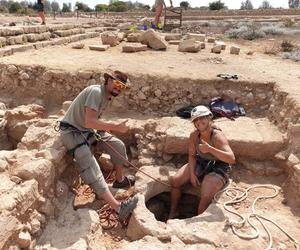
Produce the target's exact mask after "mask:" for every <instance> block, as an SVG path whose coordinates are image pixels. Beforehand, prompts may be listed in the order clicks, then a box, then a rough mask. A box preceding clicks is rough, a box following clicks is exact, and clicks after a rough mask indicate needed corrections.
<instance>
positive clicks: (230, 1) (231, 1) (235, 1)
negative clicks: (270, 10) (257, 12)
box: [57, 0, 288, 9]
mask: <svg viewBox="0 0 300 250" xmlns="http://www.w3.org/2000/svg"><path fill="white" fill-rule="evenodd" d="M57 1H58V2H59V3H60V5H62V3H63V2H69V3H72V5H73V6H74V4H75V3H76V1H77V0H57ZM132 1H134V0H132ZM165 1H166V3H167V4H168V1H169V0H165ZM187 1H188V2H189V3H190V4H191V5H192V6H193V7H197V6H207V5H208V3H209V2H211V1H213V0H187ZM262 1H263V0H252V3H253V5H254V8H258V7H259V6H260V5H261V3H262ZM81 2H84V3H86V4H88V5H89V6H90V7H91V8H94V6H95V5H96V4H99V3H108V2H109V1H108V0H107V1H106V0H89V1H85V0H81ZM139 2H142V3H145V4H149V5H150V6H152V5H153V4H154V2H155V0H151V1H145V0H139ZM180 2H181V0H173V3H174V5H175V6H178V5H179V3H180ZM223 2H225V4H226V5H227V6H228V7H229V8H230V9H239V8H240V6H241V2H242V0H223ZM269 2H270V3H271V5H272V6H273V7H284V8H287V7H288V0H269Z"/></svg>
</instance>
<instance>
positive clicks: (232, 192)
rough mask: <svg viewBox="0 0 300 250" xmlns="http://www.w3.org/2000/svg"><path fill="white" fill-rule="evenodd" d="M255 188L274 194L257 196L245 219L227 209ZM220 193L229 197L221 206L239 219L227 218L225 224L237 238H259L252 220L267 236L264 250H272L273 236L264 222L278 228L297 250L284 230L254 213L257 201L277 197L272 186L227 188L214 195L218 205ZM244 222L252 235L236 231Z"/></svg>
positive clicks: (276, 192)
mask: <svg viewBox="0 0 300 250" xmlns="http://www.w3.org/2000/svg"><path fill="white" fill-rule="evenodd" d="M256 188H266V189H271V190H273V191H274V192H273V193H272V194H270V195H260V196H257V197H256V198H255V200H254V201H253V203H252V205H251V213H249V214H248V215H247V218H245V217H244V216H243V215H241V214H240V213H239V212H237V211H234V210H231V209H229V206H232V205H234V204H237V203H240V202H242V201H244V200H246V199H247V197H248V192H249V191H250V190H253V189H256ZM222 193H225V194H226V195H227V196H228V197H230V198H231V199H230V200H228V201H225V202H224V203H223V204H222V205H223V207H224V209H225V210H226V211H227V212H229V213H231V214H234V215H235V216H237V217H239V218H240V220H239V221H237V220H232V219H229V218H227V220H226V224H227V225H228V226H230V227H231V229H232V232H233V233H234V234H235V235H237V236H238V237H240V238H242V239H249V240H250V239H255V238H257V237H259V236H260V235H261V232H260V231H259V229H258V228H257V227H256V226H255V225H254V224H253V222H252V221H251V218H254V219H256V220H257V221H258V222H259V223H260V224H261V225H262V227H263V228H264V230H265V231H266V233H267V235H268V241H269V244H268V247H267V248H266V249H268V250H269V249H272V246H273V236H272V234H271V232H270V230H269V229H268V227H267V226H266V224H265V222H264V221H268V222H270V223H272V224H273V225H275V226H276V227H277V228H279V229H280V230H281V231H282V232H283V233H284V234H285V235H286V236H287V237H288V238H289V239H290V240H291V241H292V242H293V243H294V246H295V249H297V250H299V243H298V242H297V240H296V239H295V238H294V237H292V236H291V235H290V234H289V233H288V232H287V231H286V230H285V229H283V228H282V227H281V226H280V225H279V224H278V223H277V222H275V221H273V220H271V219H269V218H267V217H265V216H262V215H261V214H258V213H257V212H256V209H255V205H256V203H257V201H258V200H262V199H271V198H274V197H276V196H277V195H278V193H279V190H278V189H277V188H276V187H275V186H273V185H267V184H266V185H253V186H250V187H248V188H246V189H245V188H240V187H230V186H229V187H227V188H225V189H223V190H221V191H219V192H218V193H216V195H215V196H214V200H215V202H216V203H220V202H218V199H217V197H220V195H221V194H222ZM246 222H247V223H248V224H249V225H250V226H251V227H252V228H253V229H254V231H255V232H254V233H252V234H244V233H241V232H239V231H238V230H239V229H241V228H242V227H244V226H245V224H246Z"/></svg>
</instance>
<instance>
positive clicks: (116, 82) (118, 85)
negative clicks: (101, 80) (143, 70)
mask: <svg viewBox="0 0 300 250" xmlns="http://www.w3.org/2000/svg"><path fill="white" fill-rule="evenodd" d="M113 86H114V88H115V89H117V90H119V91H122V90H125V89H127V88H128V86H127V84H125V83H123V82H121V81H119V80H117V79H114V78H113Z"/></svg>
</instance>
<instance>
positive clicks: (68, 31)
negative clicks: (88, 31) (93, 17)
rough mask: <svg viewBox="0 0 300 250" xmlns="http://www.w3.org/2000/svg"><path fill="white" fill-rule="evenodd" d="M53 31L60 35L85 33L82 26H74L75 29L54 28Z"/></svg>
mask: <svg viewBox="0 0 300 250" xmlns="http://www.w3.org/2000/svg"><path fill="white" fill-rule="evenodd" d="M53 33H54V34H56V35H58V36H60V37H67V36H72V35H77V34H82V33H85V29H84V28H76V29H69V30H56V31H54V32H53Z"/></svg>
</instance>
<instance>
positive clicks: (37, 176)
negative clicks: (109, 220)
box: [0, 64, 300, 249]
mask: <svg viewBox="0 0 300 250" xmlns="http://www.w3.org/2000/svg"><path fill="white" fill-rule="evenodd" d="M9 67H10V70H8V68H9ZM13 67H15V68H16V70H15V69H14V70H11V68H12V65H5V64H2V65H1V72H0V73H1V74H0V75H1V81H0V82H1V87H2V90H1V93H3V94H2V95H1V98H0V102H3V103H5V105H6V109H5V112H4V113H5V114H3V112H2V114H3V115H2V116H1V117H0V131H1V132H2V133H1V136H2V137H3V136H4V137H5V138H6V139H5V140H6V143H3V142H4V139H3V140H1V143H2V144H0V146H1V147H0V150H2V151H0V157H1V158H0V159H1V161H2V162H5V164H4V163H3V164H2V165H1V169H2V170H1V172H0V175H1V177H2V178H3V179H5V180H6V181H7V183H6V184H4V185H2V186H1V185H0V195H1V196H2V197H3V198H7V197H9V196H10V195H11V196H12V197H15V199H19V200H18V202H11V203H8V204H4V205H3V206H2V207H1V208H0V209H1V214H0V216H2V217H3V218H4V216H5V218H10V220H12V219H14V220H16V221H17V225H23V226H22V227H21V228H22V232H27V233H28V234H29V235H30V237H31V238H32V239H37V242H35V243H32V244H36V245H37V247H41V249H48V248H49V249H50V247H53V248H66V247H70V246H73V247H76V246H77V245H76V244H79V243H80V244H81V243H82V242H81V241H82V239H83V241H84V242H85V243H82V244H86V245H87V246H89V244H91V241H90V238H89V237H88V236H87V235H93V232H95V231H97V230H98V228H99V221H97V214H95V211H94V210H93V209H91V208H93V207H91V206H86V208H89V209H90V210H84V209H78V210H76V211H74V210H73V207H72V202H71V201H72V199H73V196H72V195H71V193H70V188H71V187H72V184H73V180H72V178H71V177H72V172H74V170H75V169H76V164H75V163H74V162H72V159H71V158H70V156H67V154H66V150H65V149H64V147H63V145H62V143H61V140H60V138H59V134H58V133H57V132H55V131H54V129H53V127H54V125H55V122H56V120H58V119H60V118H61V117H62V115H63V114H64V112H65V111H66V109H67V108H68V106H69V105H70V102H66V101H69V100H72V99H73V98H74V97H75V96H76V95H77V94H78V93H79V92H80V90H81V89H83V88H84V87H85V86H87V85H90V84H95V83H97V82H99V81H100V76H101V72H80V73H70V72H64V71H58V70H51V69H47V68H44V67H38V66H36V67H33V66H31V67H27V66H18V65H13ZM20 71H22V72H29V71H30V72H31V75H32V77H30V78H29V79H28V80H22V83H21V81H20V80H18V78H17V74H18V73H17V72H20ZM4 81H5V84H3V83H4ZM24 81H25V82H26V84H25V83H24ZM131 81H132V82H133V83H134V85H133V88H132V89H131V90H130V91H129V92H127V93H125V95H124V96H122V97H119V98H117V99H115V100H114V101H113V102H112V103H111V104H110V105H109V107H108V110H107V112H105V114H104V116H103V119H106V120H110V121H115V122H119V121H122V120H123V119H124V118H126V119H128V125H129V131H128V132H127V133H126V134H117V135H116V136H118V137H119V138H120V139H121V140H123V141H124V143H125V144H126V146H127V152H128V155H129V159H130V161H131V162H132V163H133V164H134V165H135V166H136V167H138V168H140V169H142V170H143V171H145V172H147V173H148V174H150V175H151V176H153V177H154V178H157V179H158V180H160V181H161V182H165V183H166V184H167V185H163V184H161V183H157V182H155V181H154V180H152V179H150V178H149V177H147V176H145V175H143V174H142V173H140V172H137V171H136V170H134V169H130V168H129V169H128V170H126V173H131V174H135V175H136V178H137V181H136V186H135V189H136V191H137V192H138V193H139V197H140V201H139V204H138V206H137V208H136V211H135V212H134V213H133V215H132V217H131V219H130V221H129V225H128V228H127V229H126V234H127V236H128V237H129V238H130V239H131V240H139V239H141V238H143V237H144V236H147V235H150V236H153V237H157V238H159V239H161V240H167V241H168V240H171V236H172V235H174V234H176V235H177V236H178V238H179V239H180V240H181V241H183V242H184V243H186V244H210V245H214V246H217V245H221V244H223V243H222V242H223V241H224V240H225V238H226V237H227V238H228V241H229V242H231V243H232V244H233V246H234V247H233V249H238V247H239V246H242V247H250V246H251V244H253V242H252V241H249V242H244V241H242V240H238V241H236V239H237V238H236V236H233V234H232V233H231V231H228V230H227V231H226V230H223V228H224V225H225V216H227V215H226V213H225V212H224V210H223V209H222V206H221V205H216V204H212V205H211V206H210V208H209V209H208V213H210V214H209V215H206V216H204V218H203V217H201V216H200V217H199V216H197V206H198V202H199V193H200V191H199V190H194V189H193V188H191V187H186V189H185V191H184V195H183V196H182V199H181V201H180V204H179V216H178V219H175V220H170V221H166V218H167V214H168V212H169V209H170V187H169V185H170V183H169V177H170V176H172V175H174V174H175V173H176V171H177V170H178V169H179V168H180V167H181V166H183V165H184V164H185V163H186V162H187V158H188V157H187V147H188V139H189V134H190V132H191V131H193V129H194V128H193V125H192V124H191V123H190V122H189V121H188V120H184V119H181V118H179V117H176V116H175V111H176V110H177V109H178V108H181V107H184V106H188V105H195V104H204V105H207V104H208V102H209V100H210V99H211V98H213V97H217V96H222V95H226V96H229V97H232V98H234V99H236V100H237V102H238V103H239V104H240V105H242V106H243V107H244V108H245V110H246V112H247V115H246V117H240V118H237V119H236V120H235V121H231V120H228V119H224V118H221V119H217V120H215V123H216V125H217V126H219V127H220V128H221V129H222V131H223V132H224V133H225V135H226V136H227V138H228V140H229V143H230V145H231V147H232V149H233V151H234V152H235V155H236V157H237V164H236V166H234V168H233V172H232V180H233V185H236V186H243V187H245V186H250V185H253V184H272V185H275V186H276V187H277V188H279V189H280V190H281V191H282V192H280V194H279V195H278V196H277V197H276V198H275V199H274V200H272V201H267V202H266V203H261V204H259V207H258V208H259V209H262V210H263V212H264V213H267V210H266V209H267V208H274V207H277V208H278V209H276V210H275V211H274V213H273V214H274V216H272V218H275V216H277V218H278V221H279V222H280V223H282V224H283V226H284V227H285V228H287V229H291V234H294V235H299V234H300V227H299V225H297V223H296V221H298V220H299V215H300V212H299V210H297V208H296V205H295V204H296V201H297V199H299V196H298V194H299V191H300V175H299V171H298V167H297V166H299V162H298V160H297V159H298V158H297V157H299V150H298V146H297V145H299V144H298V141H299V136H298V135H299V117H300V116H299V113H297V112H299V109H298V108H297V107H295V106H294V105H293V101H292V99H291V97H289V95H288V94H287V93H284V92H281V91H280V90H279V89H278V88H277V87H276V84H275V83H259V82H254V83H253V82H242V81H237V82H233V81H221V80H204V79H201V80H192V79H172V78H170V77H165V78H158V77H157V76H149V75H147V76H142V75H140V76H139V75H136V76H131ZM71 83H72V84H71ZM16 86H18V87H19V91H18V92H14V89H15V87H16ZM22 86H26V87H22ZM50 93H51V94H52V93H55V94H54V95H52V96H51V97H50ZM20 96H22V97H23V96H26V98H25V99H24V98H23V99H21V98H20ZM61 104H63V105H62V106H61ZM22 105H23V106H22ZM1 121H2V123H1ZM1 124H2V125H1ZM2 137H1V138H2ZM4 137H3V138H4ZM97 159H98V160H99V163H100V167H101V168H102V170H103V172H105V174H107V173H108V172H109V171H111V170H112V165H111V162H110V160H109V156H107V155H105V153H104V154H102V155H100V154H97ZM0 163H1V162H0ZM3 166H4V167H3ZM75 174H76V173H75ZM12 177H13V178H12ZM12 179H13V180H14V181H12ZM26 188H27V189H28V190H29V191H24V190H23V189H26ZM111 190H112V192H113V193H114V194H117V195H118V194H120V191H119V190H114V189H113V188H111ZM22 192H23V193H22ZM20 193H22V195H21V196H20V197H22V198H20V197H19V196H18V195H20ZM259 193H264V191H262V190H260V191H259ZM18 197H19V198H18ZM254 197H255V196H252V195H250V198H252V199H253V198H254ZM22 199H23V200H22ZM29 201H30V202H29ZM89 203H93V201H91V202H90V201H84V202H83V207H84V205H85V204H89ZM102 205H103V204H98V206H100V207H101V206H102ZM248 207H249V204H248ZM265 207H266V209H265ZM94 208H95V207H94ZM237 209H239V208H237ZM246 210H247V205H246V206H242V207H241V208H240V210H239V211H241V212H245V211H246ZM25 215H26V216H25ZM76 216H79V219H78V217H76ZM2 217H1V218H2ZM76 218H77V219H76ZM284 218H285V219H284ZM3 220H4V219H3ZM76 220H78V221H80V222H79V227H78V228H79V229H78V230H79V231H80V230H82V231H80V232H78V231H76V230H77V229H76V230H75V229H74V230H75V231H72V230H73V229H72V230H71V234H72V237H69V239H68V240H64V238H65V237H68V236H67V235H68V234H70V231H68V230H70V228H68V230H67V226H66V225H63V224H62V223H60V222H61V221H70V224H72V223H76ZM36 221H38V222H36ZM83 221H85V222H83ZM27 224H30V225H31V226H30V227H27V226H26V225H27ZM37 224H38V225H39V227H38V226H37ZM68 226H70V225H69V224H68ZM70 227H71V226H70ZM196 228H197V230H198V231H197V230H196ZM203 228H206V232H204V231H203V230H204V229H203ZM7 230H8V229H7ZM57 231H61V232H63V233H61V234H55V232H57ZM207 232H210V233H207ZM19 233H20V229H19V227H18V228H12V229H11V230H9V231H6V234H5V235H6V236H5V238H3V241H2V242H3V243H1V244H2V245H1V247H2V248H5V247H8V246H10V245H14V244H16V242H19V241H18V240H17V241H16V239H18V237H19ZM76 233H78V237H76ZM205 233H206V236H205ZM213 233H214V235H213ZM54 234H55V240H54V237H53V235H54ZM274 234H275V236H276V237H275V238H276V239H275V240H274V244H279V245H280V244H284V245H285V246H286V247H287V248H289V247H290V246H292V245H291V242H289V240H288V239H287V238H284V237H285V236H284V237H283V238H282V237H281V234H280V232H279V231H276V232H275V233H274ZM80 235H84V236H82V237H83V238H82V237H80ZM263 236H265V235H263ZM280 237H281V238H280ZM278 239H280V240H278ZM78 242H79V243H78ZM264 244H265V242H263V241H260V240H257V241H255V243H254V245H255V246H256V247H257V248H262V247H263V246H264ZM1 247H0V249H1ZM43 247H44V248H43ZM47 247H48V248H47ZM76 249H77V248H76Z"/></svg>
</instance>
